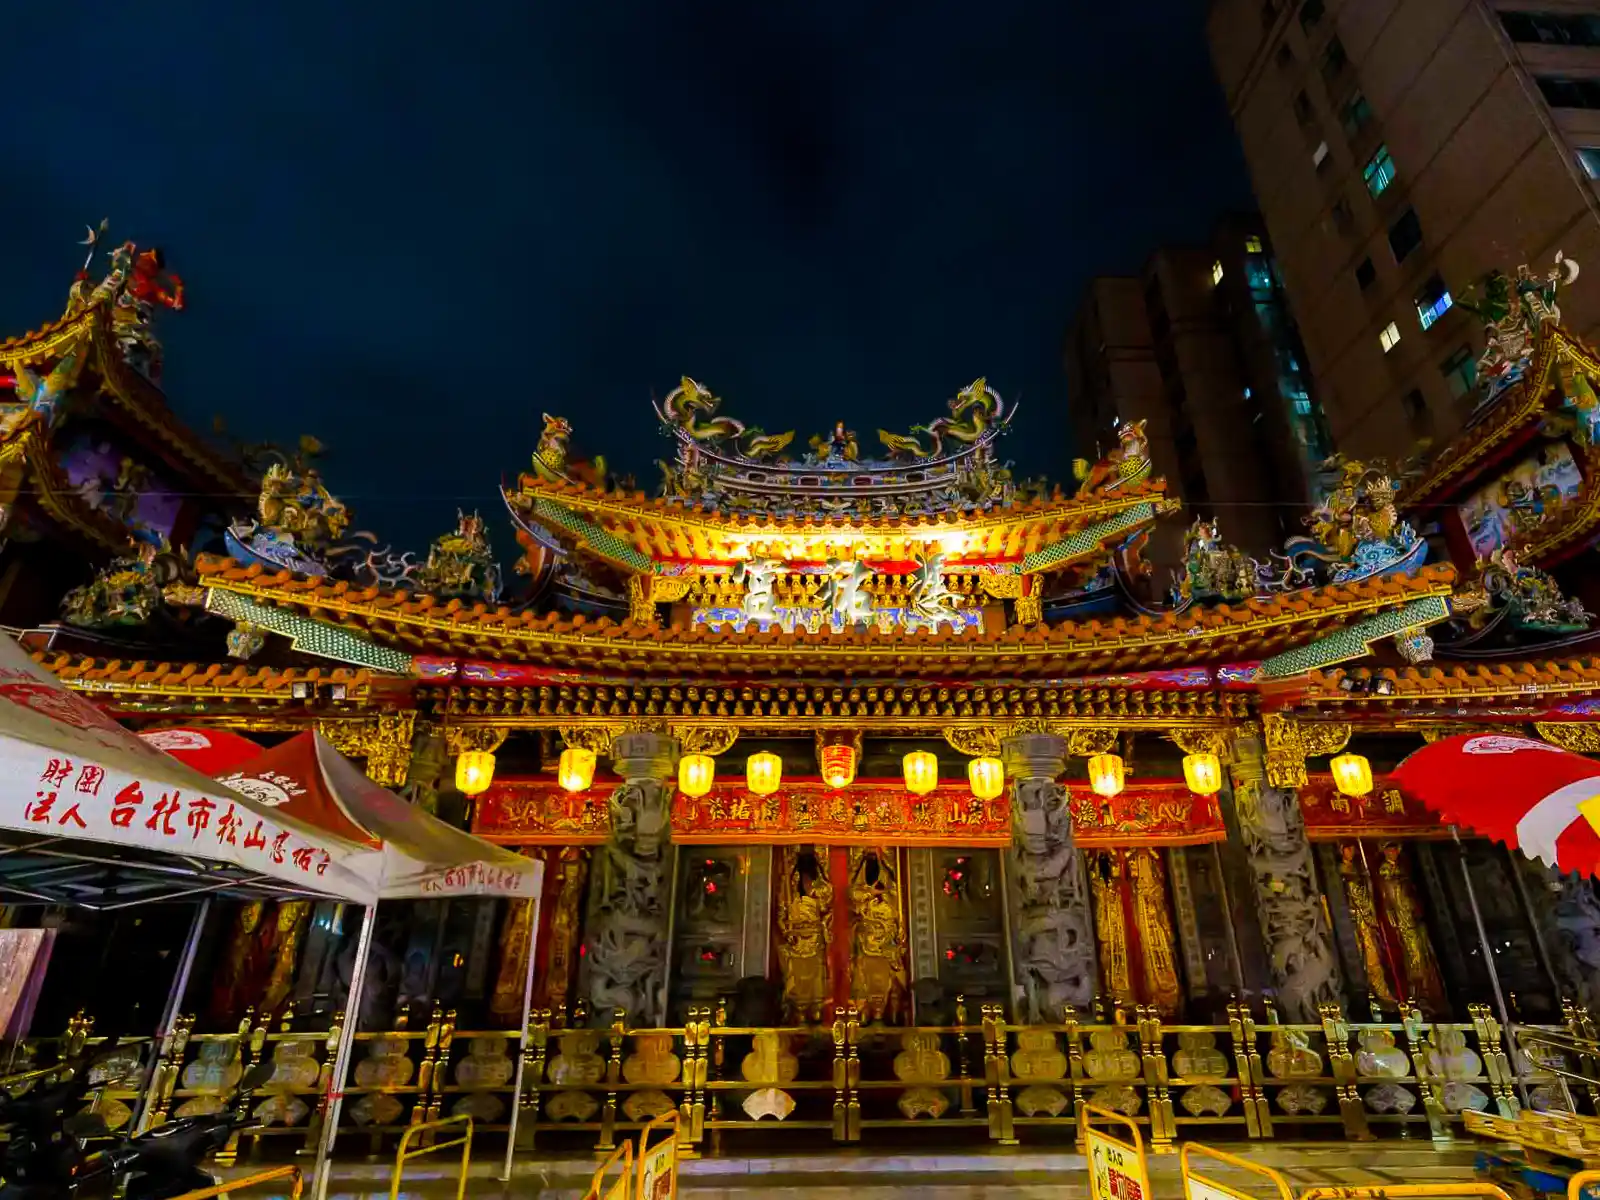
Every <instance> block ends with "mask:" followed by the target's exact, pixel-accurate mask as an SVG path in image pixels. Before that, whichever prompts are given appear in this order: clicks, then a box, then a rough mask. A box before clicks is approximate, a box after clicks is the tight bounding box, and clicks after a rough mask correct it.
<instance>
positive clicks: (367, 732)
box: [317, 710, 417, 788]
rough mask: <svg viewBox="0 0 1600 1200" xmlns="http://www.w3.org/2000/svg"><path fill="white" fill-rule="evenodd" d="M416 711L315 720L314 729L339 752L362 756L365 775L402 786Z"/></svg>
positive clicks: (388, 785)
mask: <svg viewBox="0 0 1600 1200" xmlns="http://www.w3.org/2000/svg"><path fill="white" fill-rule="evenodd" d="M416 720H417V714H416V712H415V711H412V710H406V711H404V712H392V713H380V714H379V715H378V716H376V717H357V718H353V719H330V720H323V721H318V722H317V732H318V733H320V734H322V736H323V737H325V738H327V739H328V741H329V742H331V743H332V744H333V748H334V749H335V750H337V751H338V752H339V753H340V754H345V755H348V756H349V757H351V758H363V759H366V763H367V778H369V779H371V780H372V782H373V783H376V784H378V785H379V786H380V787H386V788H397V787H403V786H404V785H405V782H406V773H407V772H408V771H409V770H410V768H411V739H412V736H413V735H414V734H415V732H416Z"/></svg>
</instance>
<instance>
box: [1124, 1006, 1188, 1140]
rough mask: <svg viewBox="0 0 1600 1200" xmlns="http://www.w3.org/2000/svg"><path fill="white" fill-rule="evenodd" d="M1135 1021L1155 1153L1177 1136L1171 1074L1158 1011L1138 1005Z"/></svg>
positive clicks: (1135, 1011)
mask: <svg viewBox="0 0 1600 1200" xmlns="http://www.w3.org/2000/svg"><path fill="white" fill-rule="evenodd" d="M1134 1018H1135V1020H1136V1021H1137V1022H1138V1025H1139V1059H1140V1065H1141V1066H1142V1067H1143V1068H1144V1085H1145V1100H1146V1102H1147V1103H1148V1105H1149V1109H1150V1143H1151V1145H1152V1146H1153V1147H1154V1148H1155V1149H1156V1150H1157V1151H1161V1150H1166V1149H1167V1148H1168V1147H1169V1146H1171V1145H1172V1139H1173V1138H1174V1137H1175V1136H1176V1135H1177V1132H1178V1122H1177V1118H1176V1116H1175V1115H1174V1113H1173V1111H1172V1094H1171V1092H1170V1090H1169V1089H1168V1087H1167V1080H1168V1079H1169V1078H1170V1074H1169V1071H1168V1066H1167V1056H1166V1053H1165V1052H1164V1051H1163V1049H1162V1047H1161V1010H1160V1009H1158V1008H1156V1006H1155V1005H1153V1004H1141V1005H1139V1006H1138V1007H1137V1008H1135V1009H1134Z"/></svg>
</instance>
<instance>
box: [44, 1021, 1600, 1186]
mask: <svg viewBox="0 0 1600 1200" xmlns="http://www.w3.org/2000/svg"><path fill="white" fill-rule="evenodd" d="M1226 1015H1227V1021H1226V1023H1219V1024H1166V1023H1164V1022H1163V1021H1162V1020H1161V1018H1160V1016H1159V1014H1157V1013H1156V1012H1155V1010H1153V1009H1145V1008H1139V1009H1135V1010H1133V1011H1132V1012H1131V1013H1129V1014H1122V1013H1118V1014H1117V1015H1116V1018H1115V1019H1113V1020H1111V1021H1106V1020H1103V1019H1101V1020H1092V1019H1089V1017H1088V1015H1087V1014H1079V1013H1076V1012H1073V1011H1071V1010H1068V1011H1067V1012H1065V1013H1064V1014H1063V1020H1062V1021H1061V1022H1060V1023H1059V1024H1053V1025H1025V1024H1017V1023H1014V1022H1012V1021H1009V1020H1008V1019H1007V1018H1006V1016H1005V1014H1004V1012H1003V1010H1002V1008H1001V1007H1000V1006H999V1005H985V1006H981V1007H978V1008H976V1010H974V1009H973V1008H972V1007H970V1006H968V1005H967V1004H966V1003H965V1002H964V1001H961V1000H958V1002H957V1004H956V1006H955V1011H954V1020H953V1022H952V1023H951V1024H949V1025H941V1026H918V1027H914V1028H885V1027H882V1026H871V1025H864V1024H862V1022H861V1019H860V1016H859V1014H858V1013H857V1012H855V1011H854V1010H853V1009H839V1010H837V1011H836V1012H835V1013H834V1018H833V1020H832V1021H831V1022H828V1023H825V1024H822V1025H820V1026H790V1027H782V1028H760V1029H757V1028H745V1027H739V1026H733V1025H730V1024H728V1022H727V1015H726V1011H725V1008H724V1006H722V1005H720V1004H719V1005H717V1006H715V1008H713V1007H710V1006H708V1007H700V1008H694V1009H692V1010H691V1011H690V1014H689V1019H688V1020H687V1021H686V1022H685V1024H684V1025H682V1026H675V1027H669V1028H657V1029H633V1028H629V1027H628V1026H627V1024H626V1021H625V1019H624V1020H618V1021H617V1022H615V1023H614V1024H612V1025H611V1026H610V1027H608V1028H603V1029H593V1028H588V1017H587V1014H586V1013H585V1012H584V1011H583V1010H582V1007H581V1006H580V1007H579V1008H578V1010H576V1011H574V1012H573V1013H571V1014H567V1013H562V1012H551V1011H549V1010H544V1011H537V1012H535V1014H534V1017H533V1020H532V1023H531V1025H530V1027H529V1031H528V1037H527V1038H526V1039H525V1040H523V1039H519V1038H518V1037H517V1035H516V1033H515V1031H506V1030H484V1031H462V1030H457V1029H456V1028H455V1014H454V1013H453V1012H449V1011H446V1010H442V1009H438V1008H436V1009H435V1010H434V1011H433V1013H432V1014H431V1016H430V1017H429V1019H428V1021H427V1023H426V1024H425V1025H424V1026H422V1027H420V1028H401V1029H394V1030H388V1031H374V1032H363V1033H359V1034H357V1035H356V1040H355V1054H354V1056H353V1059H352V1068H351V1075H350V1078H348V1079H347V1080H343V1081H340V1083H341V1084H342V1086H343V1090H344V1093H345V1097H346V1102H345V1105H344V1112H345V1114H346V1115H345V1120H344V1123H343V1124H344V1132H345V1133H346V1135H347V1136H350V1135H357V1136H364V1137H365V1138H367V1139H369V1140H370V1144H371V1148H372V1151H373V1152H376V1151H377V1149H378V1147H379V1146H380V1144H382V1143H384V1142H385V1141H387V1142H388V1144H389V1145H391V1146H392V1145H393V1144H394V1141H395V1140H397V1139H398V1138H400V1137H401V1136H402V1135H404V1134H405V1133H406V1131H407V1130H411V1129H415V1128H416V1127H418V1126H424V1127H426V1126H430V1125H431V1124H432V1123H433V1122H437V1121H439V1120H441V1119H442V1118H445V1117H452V1116H462V1115H470V1116H471V1117H472V1118H473V1122H474V1129H475V1132H477V1133H479V1134H482V1133H500V1132H504V1131H505V1130H506V1128H507V1126H508V1122H509V1117H510V1114H511V1112H512V1106H513V1105H520V1108H521V1110H520V1114H519V1116H518V1134H519V1136H518V1143H519V1147H521V1148H527V1147H529V1146H532V1145H533V1144H534V1142H535V1139H536V1138H559V1139H561V1140H563V1141H566V1142H568V1143H570V1142H571V1141H572V1140H573V1139H577V1140H582V1141H587V1142H589V1143H590V1144H592V1145H594V1146H595V1147H596V1148H597V1149H600V1150H609V1149H611V1148H613V1147H615V1146H616V1145H617V1144H618V1142H619V1140H620V1139H621V1138H624V1137H628V1136H631V1135H632V1134H634V1133H636V1132H637V1131H638V1130H639V1129H641V1128H643V1127H644V1126H645V1125H646V1124H648V1123H649V1122H650V1121H651V1120H652V1119H653V1118H655V1117H658V1116H660V1115H661V1114H662V1113H663V1112H666V1111H669V1110H676V1111H677V1113H678V1114H679V1122H678V1138H679V1142H680V1145H681V1146H682V1147H683V1148H684V1149H685V1150H689V1149H691V1148H693V1147H699V1146H708V1147H709V1148H710V1149H713V1150H714V1149H715V1148H716V1146H717V1145H718V1143H719V1142H720V1141H721V1140H722V1138H723V1137H724V1136H725V1135H733V1134H737V1133H739V1132H740V1131H749V1130H755V1129H760V1130H761V1131H762V1132H763V1134H766V1135H768V1136H776V1137H790V1136H792V1134H791V1131H811V1133H810V1135H809V1136H810V1137H812V1138H814V1139H815V1140H821V1141H826V1140H832V1141H836V1142H844V1143H852V1142H860V1141H870V1140H872V1139H873V1137H874V1131H875V1130H884V1129H892V1128H896V1127H902V1128H903V1127H911V1126H915V1125H923V1124H930V1123H931V1124H937V1125H939V1126H942V1127H944V1128H946V1129H949V1130H950V1131H951V1132H952V1133H954V1134H955V1135H956V1140H957V1141H961V1140H963V1139H969V1140H970V1141H972V1142H973V1143H981V1142H983V1141H986V1140H987V1141H992V1142H997V1143H1001V1144H1013V1143H1015V1142H1017V1141H1018V1140H1020V1139H1021V1138H1022V1137H1025V1136H1026V1137H1032V1138H1041V1139H1053V1140H1062V1141H1071V1140H1075V1139H1076V1137H1077V1132H1076V1122H1077V1115H1078V1112H1079V1110H1080V1109H1081V1108H1082V1107H1083V1106H1085V1105H1090V1104H1093V1105H1096V1106H1099V1107H1101V1108H1107V1109H1111V1110H1114V1111H1117V1112H1120V1113H1122V1114H1124V1115H1125V1116H1128V1117H1130V1118H1132V1119H1134V1120H1135V1121H1137V1122H1138V1123H1139V1125H1140V1127H1141V1129H1143V1130H1144V1132H1145V1136H1146V1137H1147V1138H1148V1139H1149V1141H1150V1144H1151V1146H1152V1147H1153V1148H1155V1149H1157V1150H1160V1149H1164V1148H1166V1147H1167V1146H1169V1145H1171V1144H1172V1143H1174V1142H1175V1141H1178V1140H1194V1139H1213V1138H1218V1137H1225V1138H1226V1137H1232V1138H1236V1139H1265V1138H1272V1137H1278V1136H1290V1137H1305V1136H1317V1134H1318V1133H1319V1132H1325V1133H1333V1134H1335V1135H1336V1136H1343V1137H1345V1138H1347V1139H1350V1140H1357V1141H1360V1140H1368V1139H1371V1138H1375V1137H1379V1136H1384V1135H1395V1134H1399V1135H1403V1136H1411V1135H1413V1134H1416V1133H1421V1132H1423V1131H1426V1133H1427V1134H1428V1135H1429V1136H1430V1137H1432V1138H1434V1139H1436V1140H1441V1141H1442V1140H1447V1139H1449V1138H1451V1137H1453V1136H1455V1135H1456V1134H1457V1133H1459V1132H1460V1131H1461V1128H1462V1121H1463V1116H1462V1114H1463V1112H1464V1111H1465V1110H1466V1109H1469V1108H1471V1107H1474V1106H1477V1107H1483V1108H1486V1109H1487V1110H1488V1111H1490V1112H1496V1113H1498V1114H1500V1115H1502V1116H1515V1115H1516V1113H1517V1112H1518V1111H1519V1110H1520V1109H1521V1108H1522V1107H1523V1106H1524V1105H1528V1104H1531V1106H1532V1107H1535V1108H1549V1109H1559V1108H1561V1107H1563V1106H1564V1105H1565V1104H1566V1103H1568V1102H1570V1103H1572V1104H1575V1105H1576V1106H1577V1107H1579V1108H1580V1109H1582V1110H1584V1111H1589V1112H1600V1083H1596V1084H1595V1085H1594V1086H1593V1087H1588V1086H1585V1087H1583V1088H1579V1087H1573V1088H1571V1089H1567V1088H1566V1087H1565V1085H1564V1079H1565V1078H1566V1077H1568V1076H1569V1073H1570V1074H1571V1075H1577V1074H1578V1073H1580V1072H1584V1071H1592V1069H1593V1064H1594V1063H1595V1062H1596V1061H1600V1042H1597V1041H1596V1039H1595V1038H1594V1036H1593V1035H1594V1030H1593V1027H1592V1024H1591V1023H1590V1020H1589V1017H1588V1015H1587V1013H1585V1012H1584V1011H1583V1010H1582V1009H1579V1008H1572V1009H1570V1010H1569V1011H1568V1013H1567V1014H1566V1015H1567V1018H1568V1019H1567V1024H1566V1025H1565V1026H1517V1027H1516V1028H1515V1029H1514V1031H1513V1032H1514V1034H1515V1040H1513V1038H1511V1037H1508V1035H1507V1032H1506V1031H1505V1030H1504V1029H1502V1027H1501V1025H1500V1023H1499V1022H1498V1021H1497V1020H1495V1019H1494V1018H1493V1017H1492V1016H1491V1015H1490V1013H1489V1011H1488V1010H1487V1009H1486V1008H1484V1007H1482V1006H1476V1007H1474V1008H1472V1009H1471V1010H1470V1020H1469V1021H1465V1022H1431V1021H1428V1020H1426V1019H1425V1018H1423V1017H1422V1016H1421V1015H1420V1014H1418V1013H1416V1012H1415V1011H1407V1012H1403V1013H1402V1014H1401V1015H1400V1017H1399V1019H1398V1020H1396V1021H1393V1022H1387V1023H1386V1022H1381V1021H1369V1022H1355V1021H1348V1020H1346V1019H1345V1017H1344V1015H1343V1013H1342V1012H1341V1011H1340V1010H1339V1009H1338V1008H1337V1007H1336V1006H1331V1005H1330V1006H1328V1007H1326V1008H1325V1009H1324V1010H1323V1012H1322V1014H1321V1020H1320V1022H1319V1023H1317V1024H1314V1025H1310V1024H1308V1025H1289V1024H1281V1023H1277V1022H1276V1021H1275V1020H1273V1019H1272V1017H1271V1014H1270V1013H1269V1014H1267V1015H1266V1016H1265V1017H1262V1016H1260V1015H1258V1014H1256V1013H1254V1012H1252V1011H1251V1010H1250V1009H1249V1008H1247V1007H1246V1006H1244V1005H1242V1004H1237V1003H1236V1004H1233V1005H1230V1006H1229V1007H1228V1010H1227V1014H1226ZM342 1020H343V1018H342V1015H339V1016H336V1017H335V1018H334V1020H333V1023H332V1025H331V1027H329V1028H324V1029H318V1030H305V1029H300V1028H297V1027H296V1019H295V1018H294V1016H293V1014H292V1013H291V1014H287V1015H285V1016H282V1017H279V1018H276V1019H274V1020H272V1021H266V1020H261V1019H258V1018H256V1017H254V1016H251V1017H248V1018H247V1019H245V1020H243V1021H241V1022H240V1024H239V1026H238V1027H237V1028H236V1029H233V1030H230V1031H227V1032H224V1033H195V1032H194V1021H193V1019H192V1018H183V1019H181V1020H179V1021H178V1022H177V1027H176V1028H175V1029H174V1030H173V1031H172V1033H171V1034H170V1035H169V1036H168V1037H166V1038H164V1039H162V1040H161V1041H160V1043H159V1044H158V1045H157V1046H156V1047H155V1048H154V1052H153V1053H152V1052H151V1048H150V1047H149V1046H143V1047H140V1048H139V1051H140V1053H141V1055H142V1056H143V1069H144V1071H145V1072H147V1074H146V1078H147V1079H148V1080H149V1082H148V1085H147V1086H145V1087H144V1088H143V1089H142V1090H141V1089H139V1088H132V1089H130V1088H128V1087H126V1086H123V1087H120V1088H106V1089H104V1090H103V1091H102V1092H101V1093H100V1094H99V1095H97V1096H96V1103H97V1104H105V1105H111V1104H113V1103H115V1104H126V1105H127V1106H128V1108H129V1109H130V1110H131V1109H133V1108H135V1107H138V1106H139V1105H140V1104H141V1103H142V1106H143V1108H144V1112H145V1116H144V1125H145V1127H147V1128H148V1127H151V1126H154V1125H158V1124H160V1123H162V1122H163V1121H166V1120H169V1119H171V1118H172V1117H173V1116H176V1115H180V1114H183V1113H184V1112H185V1110H186V1107H187V1108H188V1109H189V1110H190V1111H194V1110H207V1109H209V1108H210V1107H211V1106H214V1105H215V1103H216V1102H217V1100H218V1099H219V1098H225V1097H226V1096H227V1095H229V1094H231V1091H232V1088H233V1087H234V1086H235V1084H236V1083H237V1080H238V1079H239V1078H240V1076H241V1075H242V1074H243V1073H244V1072H246V1071H248V1070H249V1069H250V1068H251V1067H252V1066H254V1065H255V1064H256V1063H258V1062H263V1061H270V1062H273V1063H275V1064H276V1065H277V1067H278V1070H277V1071H276V1072H275V1074H274V1077H273V1079H272V1080H271V1081H269V1082H268V1083H267V1084H266V1085H265V1086H264V1087H262V1088H260V1089H258V1090H257V1091H256V1092H255V1093H254V1094H253V1095H252V1096H251V1097H250V1098H249V1103H250V1105H251V1107H252V1110H253V1111H255V1112H257V1113H258V1114H259V1116H258V1123H257V1127H255V1128H252V1130H251V1131H250V1133H249V1134H247V1135H246V1136H247V1137H249V1138H252V1139H254V1138H258V1137H260V1138H273V1139H280V1138H290V1139H294V1140H295V1143H296V1144H295V1148H296V1149H312V1148H314V1147H315V1145H316V1141H317V1138H318V1137H319V1136H320V1133H321V1128H322V1122H323V1120H324V1117H325V1111H326V1103H327V1100H326V1098H327V1096H328V1095H329V1094H330V1093H331V1092H333V1091H335V1090H336V1088H335V1086H334V1081H333V1079H332V1078H331V1075H332V1065H331V1064H332V1058H333V1047H334V1046H335V1044H336V1042H337V1038H338V1036H339V1031H340V1028H341V1026H342ZM94 1040H95V1039H94V1038H93V1037H92V1030H91V1029H90V1028H89V1027H88V1025H87V1023H86V1022H75V1024H74V1026H73V1027H72V1028H70V1029H69V1030H68V1032H67V1034H66V1035H65V1037H63V1038H57V1039H46V1041H47V1042H54V1043H59V1045H54V1046H49V1045H45V1044H42V1043H40V1044H35V1045H34V1046H32V1047H25V1048H24V1057H26V1055H27V1054H28V1053H32V1054H33V1059H32V1061H40V1060H42V1059H43V1058H46V1057H53V1056H54V1055H55V1054H56V1053H60V1052H63V1051H65V1052H68V1053H70V1052H71V1050H72V1049H73V1048H75V1047H81V1046H82V1045H84V1044H86V1043H90V1042H93V1041H94ZM519 1041H520V1043H521V1044H520V1045H519ZM1540 1046H1542V1047H1543V1049H1542V1050H1538V1052H1537V1053H1530V1052H1529V1050H1530V1048H1537V1047H1540ZM1558 1048H1559V1053H1558V1052H1557V1049H1558ZM519 1053H520V1054H522V1055H523V1058H524V1061H523V1087H522V1091H521V1093H520V1095H519V1094H516V1093H515V1088H514V1084H513V1082H512V1081H513V1079H514V1078H515V1067H516V1059H515V1055H517V1054H519ZM14 1065H15V1066H18V1067H23V1066H31V1062H27V1061H19V1062H18V1063H16V1064H14ZM1582 1078H1583V1079H1584V1080H1585V1082H1586V1084H1587V1082H1588V1081H1589V1079H1590V1078H1591V1077H1590V1076H1588V1075H1584V1076H1582ZM1569 1097H1570V1101H1569ZM269 1101H270V1102H271V1103H270V1104H268V1103H267V1102H269ZM119 1112H120V1110H119ZM774 1118H776V1119H774ZM262 1122H266V1125H265V1128H262V1127H261V1123H262ZM432 1137H433V1133H432V1131H431V1129H428V1128H424V1129H422V1130H420V1131H419V1132H417V1133H415V1134H414V1135H413V1140H415V1141H416V1142H417V1143H418V1144H420V1145H428V1144H429V1143H430V1140H431V1139H432ZM238 1153H239V1145H238V1144H237V1142H235V1143H234V1144H230V1145H229V1146H228V1147H227V1148H226V1149H225V1150H224V1151H223V1153H222V1154H221V1155H219V1162H221V1163H222V1164H224V1165H226V1164H228V1163H230V1162H232V1161H234V1159H235V1158H236V1156H237V1154H238Z"/></svg>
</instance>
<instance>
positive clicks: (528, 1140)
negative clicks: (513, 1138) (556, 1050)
mask: <svg viewBox="0 0 1600 1200" xmlns="http://www.w3.org/2000/svg"><path fill="white" fill-rule="evenodd" d="M550 1022H551V1011H550V1010H549V1009H548V1008H536V1009H534V1010H533V1011H532V1012H531V1013H529V1014H528V1023H529V1027H528V1041H527V1044H526V1045H525V1046H523V1048H522V1058H523V1067H522V1093H521V1095H519V1096H517V1097H515V1098H514V1103H516V1104H520V1105H521V1106H522V1113H521V1115H520V1116H518V1118H517V1143H518V1149H528V1150H531V1149H532V1148H533V1145H534V1139H535V1138H536V1137H537V1136H538V1133H537V1130H538V1125H539V1113H540V1111H541V1109H542V1105H541V1104H540V1098H541V1096H542V1093H541V1092H540V1090H539V1088H540V1084H542V1083H543V1082H544V1070H545V1065H544V1064H545V1057H546V1055H547V1054H548V1053H549V1050H550Z"/></svg>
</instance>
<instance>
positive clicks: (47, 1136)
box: [0, 1038, 118, 1200]
mask: <svg viewBox="0 0 1600 1200" xmlns="http://www.w3.org/2000/svg"><path fill="white" fill-rule="evenodd" d="M117 1051H118V1045H117V1039H116V1038H112V1039H111V1040H110V1041H107V1042H104V1043H102V1044H101V1045H99V1046H96V1047H94V1048H92V1049H87V1050H84V1051H81V1052H80V1053H78V1054H76V1055H74V1056H73V1057H72V1058H70V1059H67V1060H66V1061H64V1062H61V1063H58V1064H56V1065H55V1066H53V1067H47V1068H44V1069H42V1070H38V1071H29V1072H25V1073H24V1074H22V1075H20V1076H14V1077H13V1078H12V1080H11V1082H12V1083H13V1085H14V1086H13V1087H12V1088H11V1089H10V1090H0V1126H4V1127H5V1128H6V1129H7V1140H6V1145H5V1153H4V1155H3V1156H0V1178H3V1179H4V1181H5V1182H4V1183H3V1184H0V1200H45V1198H46V1197H51V1198H56V1197H62V1196H70V1195H72V1194H73V1184H74V1181H75V1179H76V1177H77V1175H78V1173H79V1172H80V1171H81V1170H82V1168H83V1166H84V1164H85V1163H86V1162H87V1160H88V1159H89V1158H90V1157H91V1156H90V1155H89V1154H88V1152H87V1151H86V1150H85V1148H84V1142H85V1141H86V1140H87V1139H89V1138H92V1137H104V1136H107V1131H106V1127H105V1122H104V1121H103V1120H102V1119H101V1118H100V1117H98V1116H96V1115H94V1114H92V1113H79V1112H78V1111H77V1110H78V1109H79V1108H81V1107H82V1105H83V1100H84V1097H85V1096H86V1095H87V1094H88V1092H89V1087H90V1076H91V1074H92V1073H93V1071H94V1067H95V1065H96V1064H97V1063H99V1062H101V1061H102V1060H105V1059H108V1058H110V1057H112V1056H113V1055H115V1054H116V1053H117ZM53 1075H55V1076H60V1077H59V1078H55V1079H50V1077H51V1076H53ZM35 1081H37V1082H35ZM26 1084H33V1086H30V1087H28V1088H27V1090H25V1091H19V1090H17V1089H18V1088H19V1087H21V1086H23V1085H26Z"/></svg>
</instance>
